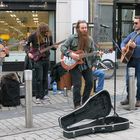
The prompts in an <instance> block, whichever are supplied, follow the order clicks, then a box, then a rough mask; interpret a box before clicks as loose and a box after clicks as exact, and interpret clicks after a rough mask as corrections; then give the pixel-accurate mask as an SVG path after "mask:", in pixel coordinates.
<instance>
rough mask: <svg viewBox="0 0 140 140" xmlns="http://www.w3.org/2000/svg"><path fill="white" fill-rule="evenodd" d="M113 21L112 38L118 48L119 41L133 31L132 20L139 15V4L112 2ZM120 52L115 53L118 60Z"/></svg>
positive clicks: (119, 0) (120, 0)
mask: <svg viewBox="0 0 140 140" xmlns="http://www.w3.org/2000/svg"><path fill="white" fill-rule="evenodd" d="M113 11H114V16H113V17H114V19H113V38H114V41H116V43H117V44H118V46H120V44H121V41H122V40H123V39H124V38H125V37H126V36H127V35H128V34H129V33H130V32H132V31H133V18H134V16H135V15H140V2H137V3H136V2H135V1H131V2H127V3H126V2H125V0H124V1H123V0H118V1H115V2H114V10H113ZM120 56H121V52H120V51H119V49H118V51H117V58H118V59H119V58H120Z"/></svg>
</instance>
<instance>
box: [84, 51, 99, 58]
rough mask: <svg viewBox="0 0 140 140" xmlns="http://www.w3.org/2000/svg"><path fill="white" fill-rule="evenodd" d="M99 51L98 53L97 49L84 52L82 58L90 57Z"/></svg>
mask: <svg viewBox="0 0 140 140" xmlns="http://www.w3.org/2000/svg"><path fill="white" fill-rule="evenodd" d="M97 53H98V52H97V51H94V52H91V53H84V54H82V56H81V58H85V57H89V56H92V55H95V54H97Z"/></svg>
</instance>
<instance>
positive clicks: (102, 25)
mask: <svg viewBox="0 0 140 140" xmlns="http://www.w3.org/2000/svg"><path fill="white" fill-rule="evenodd" d="M100 26H101V27H103V28H110V27H109V26H107V25H104V24H100Z"/></svg>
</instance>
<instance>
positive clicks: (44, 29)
mask: <svg viewBox="0 0 140 140" xmlns="http://www.w3.org/2000/svg"><path fill="white" fill-rule="evenodd" d="M46 33H47V35H46ZM50 36H51V31H50V29H49V26H48V24H46V23H44V22H41V23H40V24H39V26H38V28H37V39H38V43H39V44H41V43H43V42H45V38H46V37H48V38H49V37H50Z"/></svg>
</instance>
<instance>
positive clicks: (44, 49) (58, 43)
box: [40, 40, 65, 53]
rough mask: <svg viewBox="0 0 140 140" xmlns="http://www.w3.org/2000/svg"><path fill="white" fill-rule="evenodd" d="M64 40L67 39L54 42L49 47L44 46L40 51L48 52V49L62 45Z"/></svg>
mask: <svg viewBox="0 0 140 140" xmlns="http://www.w3.org/2000/svg"><path fill="white" fill-rule="evenodd" d="M64 41H65V40H62V41H60V42H57V43H54V44H53V45H51V46H48V47H47V48H43V49H41V50H40V53H44V52H46V51H48V50H50V49H52V48H54V47H55V45H60V44H61V43H63V42H64Z"/></svg>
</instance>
